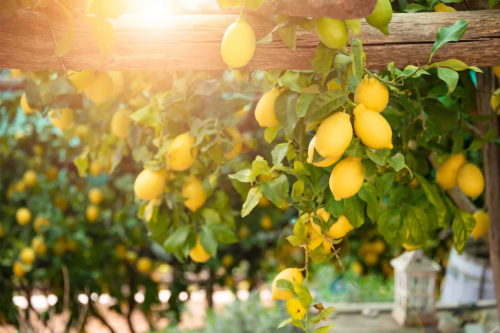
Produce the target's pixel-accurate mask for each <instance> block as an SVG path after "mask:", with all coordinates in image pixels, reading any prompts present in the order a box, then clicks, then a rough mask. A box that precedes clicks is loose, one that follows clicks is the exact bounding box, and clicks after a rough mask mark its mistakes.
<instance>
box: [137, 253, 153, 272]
mask: <svg viewBox="0 0 500 333" xmlns="http://www.w3.org/2000/svg"><path fill="white" fill-rule="evenodd" d="M136 266H137V271H139V273H142V274H149V273H151V272H152V271H153V261H152V260H151V259H150V258H148V257H140V258H139V259H138V260H137V264H136Z"/></svg>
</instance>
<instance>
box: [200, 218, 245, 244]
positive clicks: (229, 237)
mask: <svg viewBox="0 0 500 333" xmlns="http://www.w3.org/2000/svg"><path fill="white" fill-rule="evenodd" d="M205 226H206V227H207V228H209V229H210V230H212V233H213V234H214V236H215V238H216V239H217V242H219V243H224V244H234V243H237V242H239V239H238V238H237V237H236V236H235V235H234V232H233V231H232V230H231V229H230V228H229V226H228V225H226V224H219V223H209V224H206V225H205Z"/></svg>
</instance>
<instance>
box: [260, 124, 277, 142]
mask: <svg viewBox="0 0 500 333" xmlns="http://www.w3.org/2000/svg"><path fill="white" fill-rule="evenodd" d="M280 129H281V125H280V124H278V125H276V126H273V127H268V128H266V130H265V131H264V140H266V142H267V143H271V142H273V141H274V139H275V138H276V135H278V131H279V130H280Z"/></svg>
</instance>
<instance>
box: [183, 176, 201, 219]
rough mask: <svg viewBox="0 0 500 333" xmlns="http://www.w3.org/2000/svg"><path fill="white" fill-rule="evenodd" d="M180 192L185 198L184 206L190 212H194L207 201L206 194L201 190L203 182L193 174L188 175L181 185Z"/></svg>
mask: <svg viewBox="0 0 500 333" xmlns="http://www.w3.org/2000/svg"><path fill="white" fill-rule="evenodd" d="M181 194H182V196H183V197H184V198H185V199H186V201H184V206H186V207H187V208H188V209H189V210H190V211H192V212H196V211H197V210H198V209H199V208H200V207H202V206H203V205H204V204H205V201H207V195H206V194H205V191H204V190H203V183H202V182H201V180H199V179H198V178H196V177H195V176H194V175H190V176H189V177H188V179H187V180H186V182H185V183H184V185H182V193H181Z"/></svg>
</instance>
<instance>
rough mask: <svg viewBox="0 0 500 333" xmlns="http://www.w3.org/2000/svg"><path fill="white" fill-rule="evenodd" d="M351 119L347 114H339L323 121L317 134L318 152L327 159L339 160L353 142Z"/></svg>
mask: <svg viewBox="0 0 500 333" xmlns="http://www.w3.org/2000/svg"><path fill="white" fill-rule="evenodd" d="M352 134H353V130H352V125H351V119H350V117H349V115H348V114H347V113H343V112H337V113H335V114H333V115H332V116H330V117H328V118H326V119H325V120H323V122H322V123H321V124H320V125H319V127H318V131H317V132H316V150H317V151H318V154H320V155H321V156H323V157H325V158H338V157H341V156H342V154H344V151H345V150H346V148H347V147H348V146H349V144H351V141H352Z"/></svg>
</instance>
